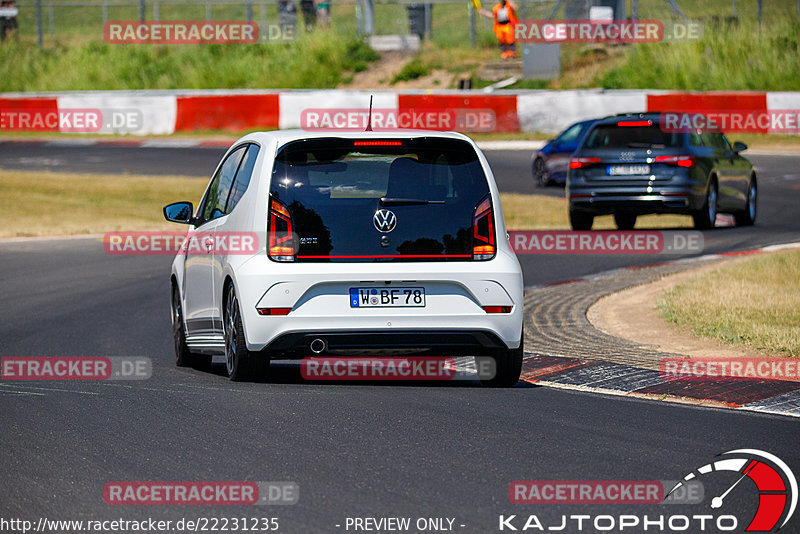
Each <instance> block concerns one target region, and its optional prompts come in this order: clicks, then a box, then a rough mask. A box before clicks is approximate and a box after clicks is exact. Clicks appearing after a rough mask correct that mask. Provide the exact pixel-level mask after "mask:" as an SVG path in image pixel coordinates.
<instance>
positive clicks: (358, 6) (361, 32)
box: [356, 0, 364, 37]
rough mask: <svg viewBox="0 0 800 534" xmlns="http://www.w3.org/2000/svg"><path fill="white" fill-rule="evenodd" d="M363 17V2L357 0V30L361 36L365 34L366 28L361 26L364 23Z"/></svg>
mask: <svg viewBox="0 0 800 534" xmlns="http://www.w3.org/2000/svg"><path fill="white" fill-rule="evenodd" d="M362 18H363V17H362V16H361V2H359V1H358V0H356V32H357V33H358V36H359V37H363V36H364V30H363V28H361V25H362V23H363V21H362Z"/></svg>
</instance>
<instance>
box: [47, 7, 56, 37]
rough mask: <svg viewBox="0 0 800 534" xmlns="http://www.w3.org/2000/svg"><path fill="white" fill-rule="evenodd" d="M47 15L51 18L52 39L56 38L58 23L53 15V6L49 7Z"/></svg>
mask: <svg viewBox="0 0 800 534" xmlns="http://www.w3.org/2000/svg"><path fill="white" fill-rule="evenodd" d="M47 14H48V16H49V18H50V37H55V35H56V21H55V15H54V13H53V4H52V3H51V4H49V5H48V6H47Z"/></svg>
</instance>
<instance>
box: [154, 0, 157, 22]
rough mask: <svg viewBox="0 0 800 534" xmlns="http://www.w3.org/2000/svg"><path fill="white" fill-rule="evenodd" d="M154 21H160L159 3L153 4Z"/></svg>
mask: <svg viewBox="0 0 800 534" xmlns="http://www.w3.org/2000/svg"><path fill="white" fill-rule="evenodd" d="M153 20H158V2H153Z"/></svg>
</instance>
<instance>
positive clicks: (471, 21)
mask: <svg viewBox="0 0 800 534" xmlns="http://www.w3.org/2000/svg"><path fill="white" fill-rule="evenodd" d="M798 2H800V0H798ZM467 9H469V45H470V46H471V47H472V48H475V47H476V46H477V42H476V37H475V8H474V7H473V6H472V3H470V2H468V3H467Z"/></svg>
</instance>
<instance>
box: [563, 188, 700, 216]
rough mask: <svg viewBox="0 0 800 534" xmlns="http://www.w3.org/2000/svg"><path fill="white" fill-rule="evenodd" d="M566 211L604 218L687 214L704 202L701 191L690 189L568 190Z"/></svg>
mask: <svg viewBox="0 0 800 534" xmlns="http://www.w3.org/2000/svg"><path fill="white" fill-rule="evenodd" d="M567 195H568V196H567V198H568V200H569V208H570V210H573V211H581V212H585V213H593V214H595V215H605V214H610V213H616V212H622V211H624V212H628V213H638V214H646V213H676V214H690V213H692V211H694V210H697V209H699V207H700V206H701V205H702V203H703V202H704V200H705V196H704V194H703V192H702V191H700V192H697V191H695V190H694V189H693V188H691V187H688V186H687V187H674V186H673V187H636V188H632V187H627V188H602V189H600V188H592V187H580V188H577V187H571V188H570V189H569V191H568V192H567Z"/></svg>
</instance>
